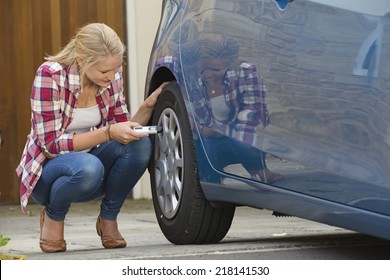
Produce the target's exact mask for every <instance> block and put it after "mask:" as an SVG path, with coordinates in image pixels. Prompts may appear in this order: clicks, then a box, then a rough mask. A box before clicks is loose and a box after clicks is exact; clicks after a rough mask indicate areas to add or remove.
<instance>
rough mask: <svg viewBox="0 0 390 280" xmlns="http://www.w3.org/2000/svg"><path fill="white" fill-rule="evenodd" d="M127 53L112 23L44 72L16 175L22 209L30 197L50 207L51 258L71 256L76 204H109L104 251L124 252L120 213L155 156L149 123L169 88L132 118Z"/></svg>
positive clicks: (44, 232)
mask: <svg viewBox="0 0 390 280" xmlns="http://www.w3.org/2000/svg"><path fill="white" fill-rule="evenodd" d="M124 51H125V47H124V45H123V43H122V42H121V40H120V38H119V37H118V35H117V34H116V33H115V31H114V30H112V29H111V28H110V27H108V26H107V25H105V24H100V23H92V24H88V25H86V26H84V27H82V28H81V29H80V30H79V31H78V33H77V34H76V35H75V37H74V38H73V39H72V40H71V41H70V42H69V43H68V44H67V45H66V46H65V48H64V49H63V50H62V51H60V52H59V53H57V54H56V55H53V56H49V57H46V58H45V59H46V62H44V63H43V64H42V65H41V66H40V67H39V68H38V70H37V72H36V76H35V80H34V83H33V87H32V93H31V111H32V115H31V124H32V126H31V132H30V134H29V136H28V138H27V143H26V146H25V148H24V151H23V155H22V158H21V161H20V164H19V166H18V167H17V169H16V172H17V174H18V176H19V178H20V180H21V186H20V195H21V206H22V211H23V212H25V211H26V207H27V203H28V199H29V197H30V195H31V196H32V198H33V199H34V200H35V201H36V202H37V203H39V204H41V205H44V206H45V207H44V209H43V210H42V212H41V217H40V226H41V234H40V248H41V250H42V251H43V252H62V251H66V243H65V241H64V219H65V216H66V214H67V212H68V210H69V207H70V205H71V204H72V203H75V202H85V201H90V200H93V199H96V198H100V197H101V198H102V202H101V207H100V215H99V216H98V219H97V222H96V230H97V233H98V235H99V236H100V237H101V242H102V245H103V246H104V248H107V249H109V248H121V247H125V246H126V241H125V240H124V238H123V237H122V235H121V234H120V233H119V231H118V225H117V221H116V220H117V216H118V214H119V211H120V209H121V207H122V205H123V203H124V201H125V199H126V197H127V196H128V194H129V193H130V191H131V190H132V188H133V187H134V185H135V184H136V182H137V181H138V180H139V179H140V177H141V176H142V174H143V173H144V172H145V170H146V168H147V166H148V162H149V159H150V156H151V143H150V140H149V138H148V137H147V136H148V134H146V133H140V132H135V131H133V130H132V128H133V127H135V126H140V125H146V124H147V123H148V121H149V119H150V117H151V114H152V111H153V108H154V105H155V103H156V101H157V98H158V96H159V94H160V93H161V90H162V88H161V87H160V88H158V89H157V90H155V91H154V92H153V93H152V94H151V95H150V96H149V97H148V98H147V99H146V100H145V101H144V103H143V104H142V105H141V106H140V108H139V109H138V111H137V112H136V113H135V114H134V116H133V117H131V116H130V114H129V112H128V110H127V107H126V104H125V98H124V95H123V82H122V66H121V65H122V60H123V54H124Z"/></svg>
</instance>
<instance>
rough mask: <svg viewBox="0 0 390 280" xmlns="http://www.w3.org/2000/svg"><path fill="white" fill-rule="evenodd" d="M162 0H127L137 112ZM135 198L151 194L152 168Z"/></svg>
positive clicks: (132, 86) (129, 53) (132, 94)
mask: <svg viewBox="0 0 390 280" xmlns="http://www.w3.org/2000/svg"><path fill="white" fill-rule="evenodd" d="M161 2H162V1H161V0H126V19H127V65H128V69H129V71H128V75H129V76H128V79H127V80H128V81H129V82H128V84H129V89H128V96H127V98H128V104H129V106H130V112H131V113H132V114H134V113H135V112H136V110H137V108H138V106H139V105H140V104H141V103H142V101H143V96H144V87H145V78H146V71H147V66H148V61H149V55H150V51H151V48H152V45H153V41H154V35H155V33H156V30H157V27H158V23H159V20H160V14H161ZM133 197H134V198H135V199H141V198H151V197H152V196H151V189H150V180H149V172H148V171H146V172H145V174H144V176H143V177H142V178H141V180H140V182H138V184H137V185H136V186H135V188H134V190H133Z"/></svg>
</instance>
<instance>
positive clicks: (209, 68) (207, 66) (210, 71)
mask: <svg viewBox="0 0 390 280" xmlns="http://www.w3.org/2000/svg"><path fill="white" fill-rule="evenodd" d="M196 69H197V73H198V74H199V75H200V77H201V78H202V80H203V81H204V82H206V83H207V82H216V81H221V80H222V79H223V78H224V76H225V73H226V62H225V61H224V60H222V59H221V58H216V57H203V58H200V59H199V60H198V61H197V62H196Z"/></svg>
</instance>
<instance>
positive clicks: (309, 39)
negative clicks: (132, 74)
mask: <svg viewBox="0 0 390 280" xmlns="http://www.w3.org/2000/svg"><path fill="white" fill-rule="evenodd" d="M286 2H288V1H274V0H257V1H243V0H231V1H229V0H221V1H215V2H214V1H213V2H211V3H210V1H186V0H182V1H179V0H177V1H174V0H166V1H164V3H163V12H162V20H161V24H160V26H159V31H158V33H157V36H156V40H155V44H154V47H153V51H152V54H151V59H150V64H149V70H148V77H147V82H146V86H147V92H150V89H149V88H150V87H153V84H157V82H161V79H164V78H163V77H165V76H166V75H165V74H164V75H162V74H161V73H166V71H169V72H170V74H171V75H172V76H173V77H175V79H176V81H177V82H178V84H179V86H180V88H181V92H182V94H183V98H184V99H185V100H190V97H191V82H193V81H191V79H190V76H189V74H188V72H187V71H186V65H182V63H181V62H182V61H183V60H184V59H185V58H184V57H183V52H182V48H183V46H184V44H185V43H186V42H187V41H188V40H195V39H196V36H199V34H201V33H204V32H208V33H211V34H213V33H215V34H224V35H226V36H229V37H232V38H234V39H235V40H237V41H238V42H239V45H240V58H241V59H242V60H244V61H250V62H252V63H255V65H256V66H257V69H258V70H259V73H260V74H261V76H262V77H263V78H264V80H265V83H266V86H267V106H268V110H269V112H270V120H271V121H270V124H269V125H268V126H265V127H259V128H258V133H257V141H256V143H255V146H256V147H257V148H258V149H260V150H263V151H265V152H266V153H267V154H268V155H270V156H271V159H270V160H269V162H268V163H269V164H268V166H269V167H270V168H272V169H273V170H276V171H278V172H280V173H282V174H283V175H284V179H283V180H280V181H276V182H274V183H272V184H266V183H265V182H260V181H254V180H253V179H251V178H249V177H248V176H247V174H245V171H243V170H242V169H240V168H235V166H234V168H230V169H218V168H215V166H216V161H218V160H219V158H216V157H214V158H210V151H207V149H206V148H205V147H204V146H203V145H202V135H201V133H200V131H199V126H198V125H197V124H196V121H195V122H194V125H193V135H194V139H195V138H196V139H201V141H200V143H201V144H200V145H198V146H197V150H196V151H197V160H198V163H199V165H201V166H202V167H204V168H202V170H203V171H201V173H200V174H199V175H200V180H201V184H202V188H203V191H204V193H205V196H206V198H207V199H209V200H211V201H224V202H232V203H236V204H239V205H248V206H252V207H257V208H267V209H272V210H275V211H279V212H283V213H286V214H291V215H295V216H298V217H302V218H305V219H310V220H314V221H318V222H322V223H327V224H330V225H335V226H339V227H344V228H348V229H352V230H355V231H359V232H363V233H366V234H370V235H374V236H378V237H381V238H385V239H390V184H389V176H390V172H388V170H390V168H389V167H390V162H389V160H390V157H389V144H390V143H389V141H388V139H389V138H390V135H389V131H390V130H389V128H388V127H389V125H388V123H389V122H388V119H389V116H390V112H389V110H390V109H389V108H390V99H389V96H390V95H389V94H390V82H389V75H390V64H389V63H388V62H389V60H390V33H389V32H388V31H387V32H386V30H388V29H389V27H390V16H389V15H390V0H375V1H359V3H357V2H356V1H354V0H349V1H347V0H345V1H341V2H340V1H326V0H312V1H309V0H295V1H291V2H290V3H286ZM287 4H288V5H287ZM167 56H172V57H173V58H174V60H173V61H174V62H172V63H171V64H165V65H158V63H157V61H158V59H161V58H163V57H167ZM167 69H169V70H167ZM187 110H188V113H189V117H190V118H192V119H193V120H196V118H195V116H194V114H195V112H194V111H195V110H194V107H193V104H192V103H191V102H188V106H187ZM226 152H227V153H228V152H229V151H228V150H227V151H226ZM204 170H206V171H204ZM205 173H209V174H205ZM210 174H219V175H221V176H222V179H223V181H222V183H215V182H209V181H208V180H207V177H208V176H209V175H210Z"/></svg>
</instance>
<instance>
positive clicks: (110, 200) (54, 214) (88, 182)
mask: <svg viewBox="0 0 390 280" xmlns="http://www.w3.org/2000/svg"><path fill="white" fill-rule="evenodd" d="M151 151H152V147H151V142H150V139H149V138H148V137H145V138H141V139H140V140H138V141H132V142H130V143H128V144H126V145H124V144H121V143H119V142H116V141H110V142H107V143H104V144H101V145H100V146H99V147H97V148H94V149H92V150H91V151H90V152H88V153H86V152H73V153H68V154H63V155H59V156H57V157H55V158H53V159H50V160H48V161H47V162H46V163H45V165H44V167H43V171H42V175H41V177H40V178H39V180H38V183H37V185H36V186H35V188H34V190H33V193H32V197H33V199H34V200H35V201H36V202H37V203H38V204H41V205H44V206H45V210H46V213H47V215H48V216H49V218H51V219H53V220H56V221H63V220H64V219H65V215H66V214H67V212H68V210H69V207H70V205H71V204H72V203H77V202H86V201H91V200H95V199H97V198H102V202H101V205H100V216H101V217H102V218H103V219H107V220H116V218H117V216H118V214H119V211H120V209H121V207H122V205H123V203H124V201H125V200H126V198H127V196H128V195H129V193H130V191H131V190H132V189H133V187H134V186H135V184H136V183H137V182H138V180H139V179H140V178H141V176H142V174H143V173H144V172H145V170H146V168H147V167H148V164H149V160H150V157H151V153H152V152H151Z"/></svg>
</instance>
